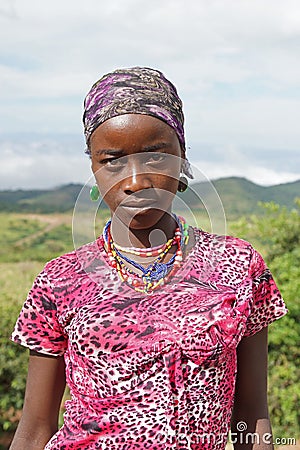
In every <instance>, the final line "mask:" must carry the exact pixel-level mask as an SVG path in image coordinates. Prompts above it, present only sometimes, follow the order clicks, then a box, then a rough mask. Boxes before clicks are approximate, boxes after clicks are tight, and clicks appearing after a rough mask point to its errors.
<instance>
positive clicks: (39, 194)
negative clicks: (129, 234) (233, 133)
mask: <svg viewBox="0 0 300 450" xmlns="http://www.w3.org/2000/svg"><path fill="white" fill-rule="evenodd" d="M212 186H213V187H212ZM82 188H83V185H82V184H78V183H70V184H67V185H62V186H57V187H54V188H52V189H29V190H24V189H17V190H1V191H0V212H17V213H27V212H28V213H55V212H67V211H71V210H72V209H73V208H74V205H75V202H76V200H77V198H78V195H79V193H80V192H81V190H82ZM217 196H219V197H220V199H221V202H222V204H223V206H224V209H225V211H226V214H227V215H229V216H233V217H236V216H238V215H247V214H251V213H258V212H259V211H260V208H259V206H258V202H270V201H273V202H275V203H278V204H279V205H281V206H286V207H287V208H289V209H291V208H293V207H294V200H295V198H296V197H300V180H296V181H292V182H287V183H280V184H275V185H272V186H262V185H259V184H256V183H254V182H252V181H250V180H248V179H247V178H244V177H237V176H235V177H222V178H217V179H214V180H210V181H201V182H194V183H192V184H191V185H190V187H189V189H188V190H187V191H186V192H184V193H181V194H179V197H180V198H181V199H182V201H184V202H185V203H186V204H188V205H189V207H191V208H195V209H203V208H204V203H203V199H205V201H206V202H210V201H213V198H212V197H217ZM81 200H82V201H83V203H84V204H86V205H87V207H88V204H89V202H90V200H89V198H88V195H87V190H86V189H85V194H84V196H83V197H82V196H81Z"/></svg>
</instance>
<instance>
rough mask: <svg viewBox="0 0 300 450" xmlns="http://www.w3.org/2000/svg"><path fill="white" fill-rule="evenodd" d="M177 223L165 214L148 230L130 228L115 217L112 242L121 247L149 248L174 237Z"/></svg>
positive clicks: (113, 219) (112, 226)
mask: <svg viewBox="0 0 300 450" xmlns="http://www.w3.org/2000/svg"><path fill="white" fill-rule="evenodd" d="M177 226H178V225H177V222H176V220H175V219H174V217H173V216H172V215H171V214H169V213H165V214H164V215H163V216H162V217H161V219H160V220H159V221H158V222H157V223H156V224H155V225H153V226H151V227H149V228H135V229H133V228H130V227H128V226H127V225H125V224H124V223H123V222H122V221H121V220H120V219H118V218H117V217H116V216H113V217H112V221H111V233H112V238H113V240H114V241H115V242H116V243H117V244H119V245H121V246H123V247H138V248H150V247H156V246H159V245H161V244H164V243H165V242H167V241H168V240H169V239H171V238H172V237H173V236H174V232H175V229H176V228H177Z"/></svg>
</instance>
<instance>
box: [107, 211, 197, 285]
mask: <svg viewBox="0 0 300 450" xmlns="http://www.w3.org/2000/svg"><path fill="white" fill-rule="evenodd" d="M174 218H175V220H176V221H177V223H178V228H176V230H175V234H174V237H173V238H171V239H169V240H168V241H167V242H166V243H165V244H162V245H160V246H157V247H151V248H143V249H140V248H135V247H132V248H131V247H121V246H120V245H118V244H116V243H115V242H114V241H113V238H112V235H111V232H110V226H111V221H109V222H107V224H106V225H105V227H104V230H103V238H104V241H105V242H106V245H107V256H108V261H109V264H110V265H111V267H112V268H114V269H116V270H117V273H118V275H119V277H120V279H121V280H122V281H125V282H126V283H127V284H129V285H130V286H131V287H132V288H133V289H135V290H136V291H139V292H143V293H150V292H152V291H153V290H154V289H156V288H157V287H159V286H160V285H162V284H165V283H167V282H168V281H169V279H170V278H171V276H173V275H174V273H175V272H176V271H177V270H178V268H179V267H180V265H181V262H182V259H183V254H182V248H183V246H184V245H186V244H187V242H188V237H189V233H188V228H189V227H188V225H187V224H186V222H185V220H184V219H183V218H182V217H177V216H175V215H174ZM175 244H176V245H177V250H176V253H175V254H174V255H173V256H172V257H171V259H170V260H169V261H168V262H167V263H161V261H162V260H163V258H164V257H165V256H166V254H167V253H168V252H169V251H170V249H171V247H172V246H173V245H175ZM122 250H123V252H125V253H130V254H134V255H137V256H142V257H150V256H152V257H156V259H155V260H154V261H152V262H151V264H150V265H149V266H147V267H146V268H145V267H143V266H142V265H141V264H139V263H137V262H136V261H134V260H132V259H130V258H129V257H127V256H125V255H124V254H123V253H122ZM125 262H127V263H128V264H130V265H132V266H133V267H134V268H135V269H138V270H139V271H140V272H141V275H139V274H137V273H136V272H134V271H133V270H131V269H130V268H128V267H127V266H126V265H125Z"/></svg>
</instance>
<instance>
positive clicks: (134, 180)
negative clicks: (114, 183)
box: [123, 161, 153, 195]
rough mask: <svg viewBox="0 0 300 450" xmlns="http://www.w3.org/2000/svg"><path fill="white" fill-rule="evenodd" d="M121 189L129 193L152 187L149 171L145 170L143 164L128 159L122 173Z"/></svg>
mask: <svg viewBox="0 0 300 450" xmlns="http://www.w3.org/2000/svg"><path fill="white" fill-rule="evenodd" d="M124 175H125V177H124V180H123V191H124V192H125V193H126V194H128V195H130V194H132V193H134V192H137V191H141V190H143V189H149V188H153V183H152V180H151V173H149V172H146V171H145V168H143V164H139V162H138V161H130V163H128V165H127V170H126V174H124Z"/></svg>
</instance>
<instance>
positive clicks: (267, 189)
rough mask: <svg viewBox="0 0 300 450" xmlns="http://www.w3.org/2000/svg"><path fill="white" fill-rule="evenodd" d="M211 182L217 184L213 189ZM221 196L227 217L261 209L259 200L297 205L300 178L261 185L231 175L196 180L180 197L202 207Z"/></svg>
mask: <svg viewBox="0 0 300 450" xmlns="http://www.w3.org/2000/svg"><path fill="white" fill-rule="evenodd" d="M211 184H212V185H213V187H214V188H215V191H214V190H213V189H212V187H211ZM216 193H217V195H218V196H219V197H220V199H221V201H222V203H223V206H224V209H225V211H226V215H227V217H232V218H235V217H237V216H239V215H242V214H252V213H259V212H260V207H259V206H258V202H260V201H261V202H271V201H274V202H275V203H278V204H280V205H282V206H286V207H287V208H288V209H291V208H293V207H294V199H295V198H296V197H299V196H300V180H298V181H295V182H292V183H285V184H279V185H275V186H260V185H258V184H255V183H253V182H251V181H249V180H247V179H245V178H239V177H228V178H220V179H217V180H212V181H211V183H209V182H201V183H194V184H192V185H191V186H190V189H188V190H187V191H186V192H185V193H183V194H181V198H182V199H183V201H184V202H186V203H187V204H188V205H189V206H190V207H192V208H197V209H199V208H200V209H203V208H204V204H212V202H213V201H215V197H216Z"/></svg>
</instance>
